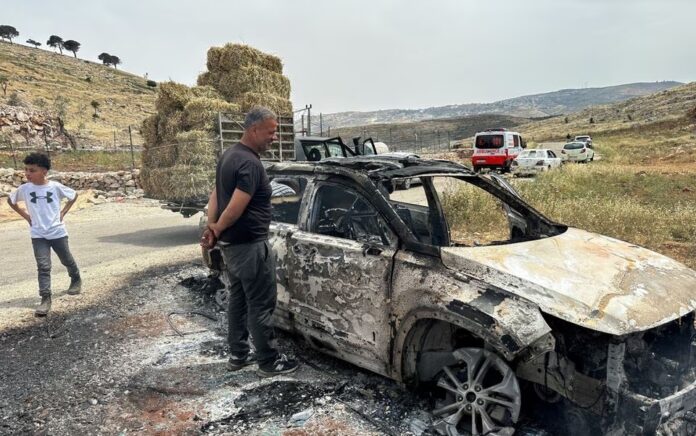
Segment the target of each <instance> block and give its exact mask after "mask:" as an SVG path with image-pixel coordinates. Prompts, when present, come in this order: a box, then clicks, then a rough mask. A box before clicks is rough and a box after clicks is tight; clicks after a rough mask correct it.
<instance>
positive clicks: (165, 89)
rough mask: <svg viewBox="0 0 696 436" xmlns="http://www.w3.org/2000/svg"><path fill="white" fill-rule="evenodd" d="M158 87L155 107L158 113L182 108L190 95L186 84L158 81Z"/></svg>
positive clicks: (163, 113) (168, 112)
mask: <svg viewBox="0 0 696 436" xmlns="http://www.w3.org/2000/svg"><path fill="white" fill-rule="evenodd" d="M158 88H159V91H158V92H157V100H156V101H155V107H156V108H157V111H158V112H159V113H160V115H167V114H170V113H172V112H176V111H181V110H184V106H186V102H188V101H189V100H190V99H191V96H192V95H191V90H190V89H189V87H188V86H186V85H182V84H180V83H176V82H164V83H160V84H159V86H158Z"/></svg>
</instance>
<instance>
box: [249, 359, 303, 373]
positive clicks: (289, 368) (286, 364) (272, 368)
mask: <svg viewBox="0 0 696 436" xmlns="http://www.w3.org/2000/svg"><path fill="white" fill-rule="evenodd" d="M297 367H298V364H297V362H296V361H295V360H292V359H288V357H287V356H286V355H285V354H281V355H280V356H278V358H277V359H276V360H275V361H274V362H272V363H270V364H268V365H264V366H259V369H258V370H257V371H256V374H257V375H258V376H259V377H273V376H275V375H279V374H289V373H291V372H293V371H295V370H296V369H297Z"/></svg>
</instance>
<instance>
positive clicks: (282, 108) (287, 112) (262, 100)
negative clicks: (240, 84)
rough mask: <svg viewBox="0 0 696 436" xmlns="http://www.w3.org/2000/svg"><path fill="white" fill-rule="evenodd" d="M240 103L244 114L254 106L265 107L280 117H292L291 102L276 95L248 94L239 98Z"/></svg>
mask: <svg viewBox="0 0 696 436" xmlns="http://www.w3.org/2000/svg"><path fill="white" fill-rule="evenodd" d="M238 102H239V106H240V108H241V111H242V112H249V110H250V109H251V108H252V107H254V106H265V107H267V108H269V109H271V110H272V111H273V112H275V113H276V114H277V115H279V116H292V103H290V100H287V99H284V98H280V97H276V96H275V95H269V94H260V93H258V92H247V93H245V94H243V95H242V96H241V97H240V98H239V100H238Z"/></svg>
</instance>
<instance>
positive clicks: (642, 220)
mask: <svg viewBox="0 0 696 436" xmlns="http://www.w3.org/2000/svg"><path fill="white" fill-rule="evenodd" d="M513 184H514V185H515V186H516V188H517V189H518V190H519V192H520V194H521V195H522V197H523V198H524V199H525V200H526V201H527V202H528V203H529V204H530V205H532V206H533V207H534V208H535V209H537V210H538V211H540V212H541V213H543V214H544V215H546V216H547V217H548V218H550V219H552V220H554V221H557V222H559V223H562V224H566V225H569V226H572V227H577V228H581V229H585V230H588V231H591V232H595V233H599V234H603V235H607V236H611V237H614V238H617V239H621V240H624V241H628V242H631V243H634V244H638V245H641V246H644V247H647V248H650V249H652V250H654V251H657V252H660V253H663V254H665V255H667V256H670V257H673V258H675V259H677V260H679V261H681V262H683V263H685V264H686V265H688V266H690V267H692V268H696V172H693V171H691V172H689V171H683V172H668V171H662V170H659V169H657V170H656V169H649V170H641V169H638V168H631V167H627V166H620V165H611V164H598V163H597V164H592V165H565V166H564V167H563V168H562V169H560V170H556V171H549V172H547V173H542V174H540V175H539V176H538V177H536V178H535V179H514V180H513ZM442 198H443V207H444V210H445V214H446V215H447V217H448V221H449V222H450V223H451V227H452V228H451V231H452V234H453V235H454V237H455V239H456V240H458V241H461V242H464V243H467V244H471V243H472V242H473V241H477V242H479V243H487V242H491V241H494V240H505V239H507V237H508V236H509V235H502V234H501V229H506V227H507V223H506V222H505V221H503V220H502V219H501V213H500V211H501V208H500V207H499V206H498V205H497V204H496V203H495V202H494V201H492V199H491V197H490V195H489V194H488V193H486V192H484V191H481V190H478V189H474V188H471V187H466V186H458V187H457V188H456V189H448V190H445V191H444V192H443V195H442Z"/></svg>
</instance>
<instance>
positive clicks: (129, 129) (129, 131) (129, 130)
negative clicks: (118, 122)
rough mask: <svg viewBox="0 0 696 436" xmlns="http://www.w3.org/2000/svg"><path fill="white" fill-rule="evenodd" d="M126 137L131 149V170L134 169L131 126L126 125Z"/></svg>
mask: <svg viewBox="0 0 696 436" xmlns="http://www.w3.org/2000/svg"><path fill="white" fill-rule="evenodd" d="M128 137H129V138H130V149H131V171H132V170H134V169H135V153H133V132H131V126H130V125H129V126H128Z"/></svg>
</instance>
